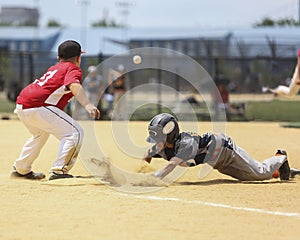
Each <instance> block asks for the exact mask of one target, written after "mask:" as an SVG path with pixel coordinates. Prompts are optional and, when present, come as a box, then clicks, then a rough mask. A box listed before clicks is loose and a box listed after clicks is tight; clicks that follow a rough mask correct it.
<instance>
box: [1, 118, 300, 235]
mask: <svg viewBox="0 0 300 240" xmlns="http://www.w3.org/2000/svg"><path fill="white" fill-rule="evenodd" d="M189 124H191V123H189V122H185V123H183V124H182V130H189ZM198 124H199V127H200V129H201V131H202V132H203V133H205V132H209V131H211V129H210V123H208V122H201V123H198ZM128 126H129V128H130V136H131V137H132V139H133V141H134V142H136V143H137V144H140V146H143V147H144V146H147V144H146V143H145V138H146V134H147V132H146V127H147V122H130V123H129V125H128ZM111 128H112V125H111V122H105V121H99V122H95V124H94V129H95V134H96V135H97V139H98V141H99V145H101V149H102V151H103V152H104V153H105V154H106V155H107V156H108V157H109V158H110V159H111V160H112V161H113V162H114V163H115V164H118V166H119V167H121V168H123V170H124V171H130V172H137V171H139V170H141V168H142V167H143V171H144V172H149V171H153V170H154V169H156V168H158V167H160V166H161V165H162V164H163V163H164V162H163V161H160V160H157V161H155V162H153V163H151V165H150V166H147V165H142V163H141V161H140V160H138V159H136V158H133V159H131V158H130V157H128V156H127V155H126V154H125V153H124V152H123V151H121V150H120V149H119V148H118V144H116V143H115V139H114V136H113V134H112V129H111ZM226 133H227V134H228V135H230V136H231V137H233V138H234V139H235V141H236V142H237V143H238V144H239V145H240V146H241V147H243V148H245V149H246V150H247V151H248V152H249V153H250V154H251V155H252V156H253V157H254V158H256V159H258V160H259V161H261V160H263V159H265V158H268V157H270V156H271V155H273V154H274V153H275V151H276V149H277V148H284V149H286V150H287V151H288V158H289V161H290V165H291V166H292V167H298V168H300V159H299V153H300V150H299V135H300V129H294V128H282V127H280V124H279V123H276V122H273V123H269V122H228V123H227V124H226ZM0 136H1V138H0V146H1V155H0V166H1V167H0V182H1V184H0V189H1V190H0V191H1V195H2V197H1V200H0V213H1V223H0V239H5V240H10V239H43V240H53V239H55V240H57V239H62V240H68V239H70V240H71V239H72V240H74V239H87V240H88V239H95V240H96V239H97V240H99V239H106V240H112V239H116V240H120V239H144V240H148V239H149V240H150V239H174V240H177V239H185V240H186V239H189V240H191V239H222V240H223V239H256V240H260V239H261V240H267V239H270V240H271V239H272V240H275V239H276V240H277V239H287V240H290V239H299V236H300V229H299V226H300V204H299V200H300V177H296V178H295V179H294V180H292V181H288V182H280V181H279V180H276V179H274V180H270V181H263V182H240V181H237V180H235V179H233V178H230V177H228V176H225V175H222V174H220V173H218V172H216V171H212V172H211V173H210V174H209V175H208V176H207V177H206V178H204V179H199V177H198V175H199V171H200V169H201V167H195V168H190V169H188V170H187V171H186V172H185V173H184V174H183V175H182V176H181V177H180V178H179V179H178V180H176V181H175V182H173V183H172V184H169V185H168V186H166V187H163V188H162V189H161V190H159V191H149V192H147V193H143V194H133V193H129V192H122V191H118V190H116V189H115V188H112V187H110V186H107V185H106V184H103V183H101V182H99V181H97V180H95V179H93V178H91V177H90V173H89V171H88V170H87V169H86V168H85V167H84V165H83V163H82V161H81V160H78V162H77V164H76V165H75V167H74V168H73V169H72V172H71V173H72V174H73V175H76V176H82V178H74V179H60V180H54V181H50V182H49V181H46V180H45V181H30V180H20V179H11V178H10V171H11V168H12V164H13V162H14V160H15V159H16V158H17V157H18V155H19V152H20V150H21V147H22V146H23V144H24V143H25V141H26V139H27V138H28V137H29V136H30V135H29V133H28V132H27V130H26V129H25V128H24V127H23V125H22V124H21V122H19V121H18V120H10V121H5V120H2V121H0ZM58 146H59V143H58V141H57V140H56V139H55V138H53V137H50V138H49V140H48V142H47V144H46V146H45V147H44V149H43V150H42V152H41V154H40V156H39V157H38V159H37V160H36V162H35V163H34V165H33V168H34V170H35V171H42V172H44V173H46V174H47V175H48V170H49V168H50V167H51V165H52V163H53V161H54V159H55V157H56V153H57V150H58ZM144 187H145V186H144ZM147 187H148V186H146V188H147ZM150 187H151V186H149V188H150Z"/></svg>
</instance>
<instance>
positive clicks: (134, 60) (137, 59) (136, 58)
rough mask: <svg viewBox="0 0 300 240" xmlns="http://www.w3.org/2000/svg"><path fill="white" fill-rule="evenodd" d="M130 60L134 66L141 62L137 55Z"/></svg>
mask: <svg viewBox="0 0 300 240" xmlns="http://www.w3.org/2000/svg"><path fill="white" fill-rule="evenodd" d="M132 60H133V62H134V63H135V64H140V63H141V62H142V58H141V56H139V55H135V56H134V57H133V59H132Z"/></svg>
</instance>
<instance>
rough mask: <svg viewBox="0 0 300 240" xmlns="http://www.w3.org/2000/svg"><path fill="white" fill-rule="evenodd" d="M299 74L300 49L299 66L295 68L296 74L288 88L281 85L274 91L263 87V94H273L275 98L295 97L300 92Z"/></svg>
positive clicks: (299, 64)
mask: <svg viewBox="0 0 300 240" xmlns="http://www.w3.org/2000/svg"><path fill="white" fill-rule="evenodd" d="M299 73H300V49H299V50H298V60H297V65H296V67H295V70H294V74H293V77H292V79H291V83H290V85H289V86H288V87H287V86H283V85H279V86H278V87H276V88H274V89H272V88H269V87H263V88H262V91H263V92H271V93H273V94H274V95H275V96H288V97H292V96H295V95H296V94H297V93H298V92H299V90H300V78H299Z"/></svg>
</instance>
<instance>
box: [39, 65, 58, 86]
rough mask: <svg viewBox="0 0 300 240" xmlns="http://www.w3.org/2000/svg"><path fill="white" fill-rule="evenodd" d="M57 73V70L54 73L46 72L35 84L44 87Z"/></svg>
mask: <svg viewBox="0 0 300 240" xmlns="http://www.w3.org/2000/svg"><path fill="white" fill-rule="evenodd" d="M56 72H57V69H56V70H54V71H48V72H46V73H45V74H44V75H43V76H42V77H41V78H40V79H36V80H35V81H34V82H33V83H35V84H37V85H39V86H43V85H44V84H45V83H46V82H47V81H48V80H49V79H51V78H52V77H53V76H54V74H55V73H56Z"/></svg>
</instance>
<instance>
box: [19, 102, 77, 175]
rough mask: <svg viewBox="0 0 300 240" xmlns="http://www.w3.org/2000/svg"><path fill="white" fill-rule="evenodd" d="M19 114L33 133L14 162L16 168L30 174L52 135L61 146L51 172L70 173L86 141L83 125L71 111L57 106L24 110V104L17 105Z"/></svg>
mask: <svg viewBox="0 0 300 240" xmlns="http://www.w3.org/2000/svg"><path fill="white" fill-rule="evenodd" d="M15 113H16V114H17V115H18V117H19V119H20V120H21V121H22V123H23V124H24V125H25V126H26V128H27V129H28V130H29V132H30V133H31V134H32V137H31V138H30V139H28V141H27V142H26V143H25V145H24V146H23V149H22V151H21V153H20V156H19V158H18V159H17V160H16V161H15V163H14V167H15V168H16V170H17V171H18V172H19V173H20V174H27V173H29V172H30V171H31V166H32V163H33V161H34V160H35V159H36V158H37V157H38V156H39V153H40V151H41V149H42V148H43V146H44V145H45V143H46V141H47V139H48V137H49V135H50V134H52V135H53V136H55V137H56V138H57V139H58V140H59V141H60V147H59V150H58V154H57V158H56V161H55V162H54V164H53V166H52V168H51V169H50V172H55V173H59V174H62V173H63V174H66V173H68V171H69V170H70V169H71V168H72V167H73V166H74V164H75V162H76V159H77V156H78V153H79V150H80V147H81V144H82V140H83V129H82V128H81V126H80V125H79V124H78V123H77V122H76V121H75V120H74V119H72V118H71V117H70V116H69V115H68V114H67V113H65V112H64V111H62V110H60V109H59V108H56V107H53V106H47V107H39V108H29V109H22V105H17V107H16V110H15Z"/></svg>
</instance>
